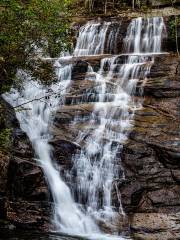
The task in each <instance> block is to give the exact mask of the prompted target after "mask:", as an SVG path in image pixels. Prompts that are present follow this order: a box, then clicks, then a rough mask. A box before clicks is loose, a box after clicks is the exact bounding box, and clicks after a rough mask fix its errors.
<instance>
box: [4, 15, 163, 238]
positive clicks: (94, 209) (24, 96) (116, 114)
mask: <svg viewBox="0 0 180 240" xmlns="http://www.w3.org/2000/svg"><path fill="white" fill-rule="evenodd" d="M110 26H111V23H108V22H104V23H94V22H89V23H87V24H86V25H85V26H83V27H81V29H80V32H79V37H78V39H77V45H76V48H75V50H74V54H73V55H75V56H82V55H96V54H103V53H104V50H105V46H108V47H109V49H110V50H111V48H114V45H115V43H114V41H116V40H117V38H118V33H117V32H115V33H114V32H113V30H112V29H110ZM164 29H165V26H164V22H163V19H162V18H158V17H157V18H149V19H142V18H138V19H135V20H132V22H131V24H130V26H129V27H128V30H127V36H126V37H125V40H124V51H125V52H127V53H129V56H126V57H123V59H122V56H120V55H117V56H114V57H112V58H104V59H102V61H101V66H100V69H99V71H98V72H97V73H96V72H93V68H92V67H91V66H89V68H88V70H89V71H90V72H91V73H93V74H94V76H95V78H94V79H93V78H92V79H91V81H94V83H95V85H96V87H95V95H96V96H95V97H96V102H95V104H94V110H93V112H92V114H91V116H90V121H89V123H88V124H89V125H90V129H91V130H89V131H84V132H81V133H80V135H79V136H77V142H81V141H84V145H83V148H82V150H81V151H80V152H77V153H76V154H75V156H74V157H73V158H72V161H73V168H72V170H71V174H73V173H74V172H76V175H77V178H76V182H75V183H74V182H73V181H74V178H73V179H72V180H71V181H72V183H73V186H74V189H73V191H74V193H75V192H76V193H77V201H78V203H80V204H81V203H85V206H84V210H82V208H80V207H79V205H77V204H76V202H75V200H74V198H73V194H72V193H71V192H70V189H69V188H68V186H67V184H66V183H65V182H64V181H63V180H62V177H61V176H60V173H59V169H58V168H57V167H56V164H55V163H54V161H53V157H52V151H53V149H52V148H51V146H50V144H49V140H50V139H51V138H52V136H51V135H50V133H49V132H50V131H49V126H50V124H51V123H52V121H53V115H54V114H55V111H56V110H57V109H58V108H59V107H60V105H62V104H64V99H65V95H66V93H67V92H68V88H69V85H70V84H71V71H72V68H73V65H72V64H70V65H65V66H63V65H61V64H59V63H58V61H57V62H56V67H57V76H58V79H59V80H58V82H57V83H53V84H52V85H51V86H43V85H42V84H41V83H40V81H38V80H35V79H33V78H32V77H31V76H29V74H27V73H26V72H24V71H22V70H19V71H18V73H17V77H18V78H20V79H21V80H22V81H23V86H22V88H21V89H15V88H12V89H11V91H10V92H9V93H6V94H4V98H5V99H6V100H7V101H8V102H9V103H10V104H11V105H12V106H14V107H17V106H19V108H18V111H16V116H17V119H18V120H19V122H20V126H21V128H22V130H23V131H24V132H26V134H27V135H28V137H29V138H30V140H31V142H32V145H33V147H34V151H35V155H36V156H35V157H36V159H37V162H38V163H39V164H40V166H41V167H42V169H43V171H44V174H45V176H46V178H47V181H48V184H49V187H50V190H51V192H52V196H53V201H54V219H53V222H54V224H55V226H56V229H57V231H61V232H64V233H67V234H72V235H82V236H88V237H89V238H91V239H98V240H100V239H102V240H105V239H122V238H121V237H116V236H108V235H106V234H103V233H102V232H101V231H100V229H99V227H98V226H97V223H96V220H103V221H105V222H107V221H110V219H112V218H114V216H115V215H116V212H117V211H120V213H121V214H124V211H123V206H122V205H121V195H120V192H119V191H118V187H117V185H116V181H117V180H118V179H122V178H125V176H124V174H123V169H122V166H121V159H120V154H121V152H122V148H123V144H124V142H125V141H126V140H127V138H128V133H129V131H130V130H131V127H132V125H133V113H134V111H135V110H136V109H137V108H138V107H139V103H138V102H137V101H135V100H134V99H133V97H132V95H133V93H134V91H135V89H136V84H137V82H138V80H140V79H142V80H144V79H145V78H146V77H147V75H148V74H149V71H150V68H151V65H152V64H153V57H152V56H151V55H150V54H152V53H159V52H160V49H161V39H162V36H163V32H164ZM116 30H117V29H116ZM107 39H108V40H107ZM146 53H148V54H149V55H148V56H147V55H146ZM135 54H138V55H137V56H136V55H135ZM87 77H88V76H87ZM74 121H84V119H79V118H76V119H75V120H74ZM91 126H95V127H94V128H91ZM68 174H69V173H68ZM112 191H116V194H117V199H118V201H119V210H118V209H117V207H116V208H115V207H114V206H113V201H112Z"/></svg>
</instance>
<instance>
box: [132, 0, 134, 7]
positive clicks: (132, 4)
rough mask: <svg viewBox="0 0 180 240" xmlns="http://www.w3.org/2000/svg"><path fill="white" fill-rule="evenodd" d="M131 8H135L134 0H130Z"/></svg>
mask: <svg viewBox="0 0 180 240" xmlns="http://www.w3.org/2000/svg"><path fill="white" fill-rule="evenodd" d="M132 8H133V9H134V8H135V0H132Z"/></svg>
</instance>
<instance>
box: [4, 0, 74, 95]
mask: <svg viewBox="0 0 180 240" xmlns="http://www.w3.org/2000/svg"><path fill="white" fill-rule="evenodd" d="M71 2H72V0H51V1H47V0H26V1H21V0H1V3H0V22H1V33H0V83H1V86H3V84H5V85H8V83H9V84H10V83H11V82H12V81H13V78H14V74H15V72H16V68H17V67H20V66H24V65H25V62H26V60H27V58H28V57H29V56H30V55H31V56H32V54H33V52H34V48H38V49H42V51H43V52H44V53H45V54H48V55H50V56H51V57H55V56H58V55H59V54H60V52H61V51H64V50H66V49H68V48H70V46H71V44H70V38H69V37H68V36H69V22H68V20H67V13H68V11H67V8H68V5H69V4H70V3H71ZM3 91H4V90H3V89H0V92H3Z"/></svg>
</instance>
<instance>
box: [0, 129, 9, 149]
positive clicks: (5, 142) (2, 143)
mask: <svg viewBox="0 0 180 240" xmlns="http://www.w3.org/2000/svg"><path fill="white" fill-rule="evenodd" d="M11 132H12V130H11V129H9V128H5V129H2V130H1V132H0V150H1V151H3V152H5V151H7V150H8V149H9V146H10V143H11V141H10V138H11Z"/></svg>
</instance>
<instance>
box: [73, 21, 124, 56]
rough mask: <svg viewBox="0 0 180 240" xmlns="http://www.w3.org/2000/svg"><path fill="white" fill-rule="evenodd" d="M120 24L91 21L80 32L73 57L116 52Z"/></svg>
mask: <svg viewBox="0 0 180 240" xmlns="http://www.w3.org/2000/svg"><path fill="white" fill-rule="evenodd" d="M119 27H120V24H118V25H117V24H115V23H111V22H94V21H90V22H88V23H87V24H86V25H85V26H82V27H81V28H80V30H79V37H78V39H77V44H76V47H75V50H74V53H73V55H75V56H83V55H97V54H103V53H105V49H106V51H108V53H111V51H113V50H114V51H115V49H116V42H117V38H118V33H119Z"/></svg>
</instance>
